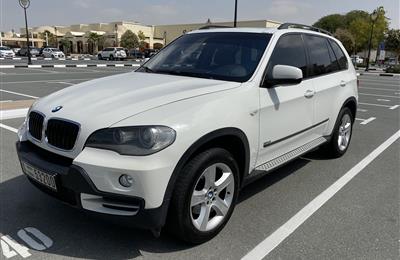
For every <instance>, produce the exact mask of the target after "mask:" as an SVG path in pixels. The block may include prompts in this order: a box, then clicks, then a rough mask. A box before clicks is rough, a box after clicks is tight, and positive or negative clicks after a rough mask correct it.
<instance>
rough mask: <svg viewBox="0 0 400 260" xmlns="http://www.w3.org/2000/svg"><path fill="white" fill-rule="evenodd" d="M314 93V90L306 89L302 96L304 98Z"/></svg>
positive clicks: (310, 96)
mask: <svg viewBox="0 0 400 260" xmlns="http://www.w3.org/2000/svg"><path fill="white" fill-rule="evenodd" d="M314 95H315V91H314V90H307V91H306V93H304V96H305V97H306V98H312V97H313V96H314Z"/></svg>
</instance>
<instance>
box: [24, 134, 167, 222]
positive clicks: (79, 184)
mask: <svg viewBox="0 0 400 260" xmlns="http://www.w3.org/2000/svg"><path fill="white" fill-rule="evenodd" d="M16 147H17V153H18V157H19V160H20V161H21V162H24V163H27V164H29V165H31V166H33V167H35V168H37V169H39V170H41V171H44V172H47V173H52V174H56V177H55V181H56V185H57V191H54V190H52V189H50V188H48V187H47V186H45V185H43V184H41V183H39V182H37V181H36V180H34V179H33V178H31V177H29V176H27V178H28V179H29V181H30V182H31V183H32V184H34V185H35V186H36V187H37V188H39V189H40V190H42V191H43V192H45V193H47V194H49V195H51V196H53V197H55V198H57V199H59V200H61V201H63V202H65V203H67V204H68V205H70V206H73V207H76V208H79V209H83V210H86V211H89V212H92V213H95V214H97V215H101V216H104V217H106V218H107V219H110V220H115V221H117V222H118V223H121V222H123V223H124V224H126V225H130V226H135V227H141V228H148V229H152V228H160V227H162V226H163V225H164V223H165V218H166V214H167V208H168V203H167V202H165V201H164V202H163V203H162V205H161V206H160V207H158V208H152V209H145V201H144V199H143V198H139V197H134V196H126V195H121V194H114V193H108V192H103V191H99V190H98V189H97V188H96V187H95V185H94V184H93V182H92V181H91V179H90V178H89V176H88V174H87V173H86V172H85V170H84V169H83V168H81V167H79V166H77V165H74V164H72V159H69V158H66V157H63V156H59V155H56V154H53V153H50V152H48V151H46V150H43V149H41V148H39V147H37V146H36V145H33V144H32V143H30V142H29V141H23V142H19V141H18V142H17V143H16Z"/></svg>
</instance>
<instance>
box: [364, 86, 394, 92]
mask: <svg viewBox="0 0 400 260" xmlns="http://www.w3.org/2000/svg"><path fill="white" fill-rule="evenodd" d="M360 89H371V90H382V91H398V89H394V88H368V87H360ZM394 94H397V93H394Z"/></svg>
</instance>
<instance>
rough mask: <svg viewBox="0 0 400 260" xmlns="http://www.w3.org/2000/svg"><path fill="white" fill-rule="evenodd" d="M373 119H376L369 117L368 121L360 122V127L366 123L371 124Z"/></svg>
mask: <svg viewBox="0 0 400 260" xmlns="http://www.w3.org/2000/svg"><path fill="white" fill-rule="evenodd" d="M375 119H376V117H370V118H368V119H366V120H364V121H362V122H361V123H360V125H366V124H368V123H371V122H372V121H374V120H375Z"/></svg>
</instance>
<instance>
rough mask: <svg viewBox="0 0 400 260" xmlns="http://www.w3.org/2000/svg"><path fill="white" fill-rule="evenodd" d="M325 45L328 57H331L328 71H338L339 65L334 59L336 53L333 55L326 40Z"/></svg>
mask: <svg viewBox="0 0 400 260" xmlns="http://www.w3.org/2000/svg"><path fill="white" fill-rule="evenodd" d="M326 47H327V48H328V51H329V57H330V59H331V64H330V65H329V68H328V71H330V72H335V71H339V70H340V66H339V63H338V61H337V59H336V55H335V53H333V50H332V47H331V45H330V44H329V42H328V41H327V40H326Z"/></svg>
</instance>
